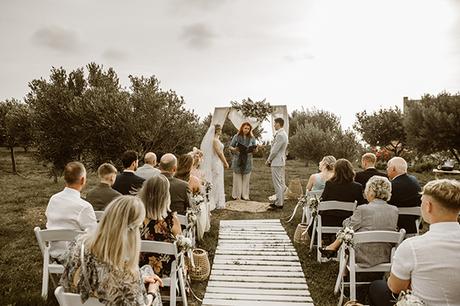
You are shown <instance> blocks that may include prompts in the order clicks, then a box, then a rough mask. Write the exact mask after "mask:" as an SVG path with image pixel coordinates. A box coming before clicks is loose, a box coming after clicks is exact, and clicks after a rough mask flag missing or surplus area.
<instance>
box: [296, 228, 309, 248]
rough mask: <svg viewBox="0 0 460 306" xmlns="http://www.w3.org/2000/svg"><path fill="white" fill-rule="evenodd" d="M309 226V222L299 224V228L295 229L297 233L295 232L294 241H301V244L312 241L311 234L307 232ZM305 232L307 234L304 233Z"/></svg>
mask: <svg viewBox="0 0 460 306" xmlns="http://www.w3.org/2000/svg"><path fill="white" fill-rule="evenodd" d="M307 228H308V224H307V223H299V224H297V228H296V229H295V233H294V243H300V244H309V243H310V235H308V232H305V231H306V230H307ZM304 232H305V234H303V233H304ZM302 234H303V235H302Z"/></svg>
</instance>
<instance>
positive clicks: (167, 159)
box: [160, 153, 191, 215]
mask: <svg viewBox="0 0 460 306" xmlns="http://www.w3.org/2000/svg"><path fill="white" fill-rule="evenodd" d="M176 170H177V158H176V157H175V156H174V154H171V153H167V154H165V155H163V156H162V157H161V159H160V171H161V174H163V175H164V176H166V177H167V178H168V180H169V194H170V195H171V210H172V211H173V212H174V211H175V212H177V213H178V214H181V215H185V213H186V212H187V208H188V207H190V201H191V199H190V197H191V195H190V188H189V187H188V183H187V182H185V181H183V180H181V179H178V178H175V177H174V173H176Z"/></svg>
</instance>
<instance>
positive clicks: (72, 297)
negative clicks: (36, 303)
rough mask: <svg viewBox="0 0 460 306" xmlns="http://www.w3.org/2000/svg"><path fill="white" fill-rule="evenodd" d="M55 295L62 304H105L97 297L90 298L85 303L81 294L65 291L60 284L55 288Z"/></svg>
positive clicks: (71, 305)
mask: <svg viewBox="0 0 460 306" xmlns="http://www.w3.org/2000/svg"><path fill="white" fill-rule="evenodd" d="M54 295H55V296H56V299H57V301H58V303H59V305H60V306H103V305H104V304H102V303H101V302H99V301H98V299H96V298H89V299H88V300H86V302H85V303H84V304H83V303H82V302H81V297H80V295H79V294H75V293H68V292H64V288H63V287H62V286H59V287H57V288H56V290H54Z"/></svg>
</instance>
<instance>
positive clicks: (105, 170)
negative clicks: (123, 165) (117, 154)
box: [97, 163, 117, 179]
mask: <svg viewBox="0 0 460 306" xmlns="http://www.w3.org/2000/svg"><path fill="white" fill-rule="evenodd" d="M116 173H117V168H115V167H114V166H113V165H112V164H109V163H103V164H102V165H100V166H99V168H97V176H98V177H99V178H100V179H108V178H109V177H108V176H109V175H111V174H116Z"/></svg>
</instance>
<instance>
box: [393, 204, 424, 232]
mask: <svg viewBox="0 0 460 306" xmlns="http://www.w3.org/2000/svg"><path fill="white" fill-rule="evenodd" d="M398 210H399V215H400V216H415V217H417V219H415V228H416V229H417V233H416V234H406V238H409V237H411V236H416V235H418V234H419V226H420V221H421V220H420V218H421V216H422V211H421V210H420V206H413V207H398Z"/></svg>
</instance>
